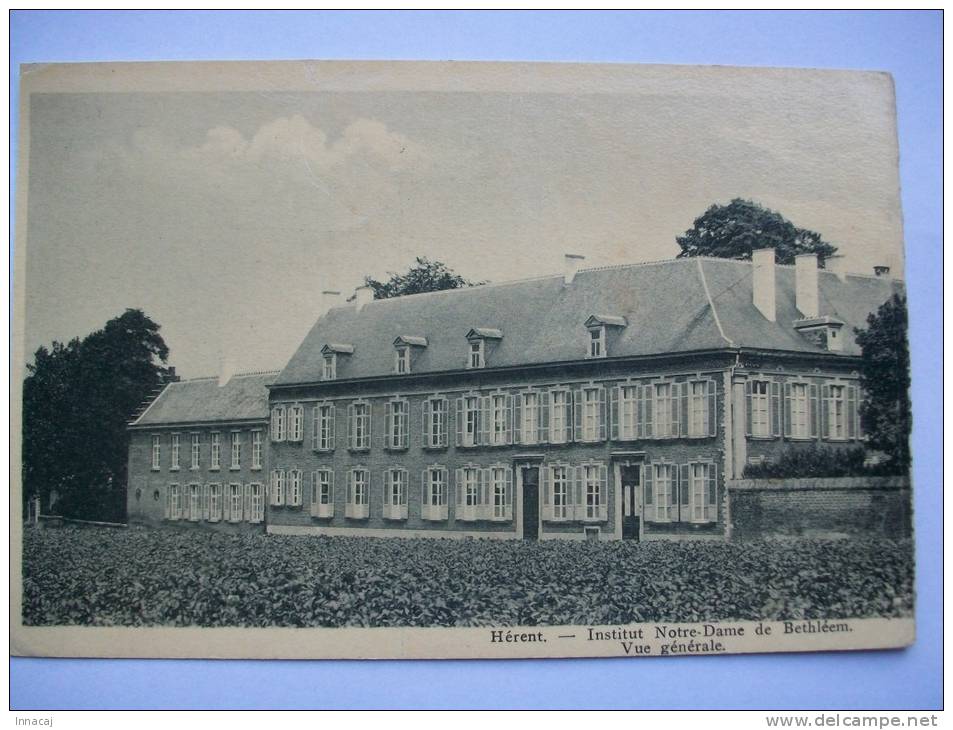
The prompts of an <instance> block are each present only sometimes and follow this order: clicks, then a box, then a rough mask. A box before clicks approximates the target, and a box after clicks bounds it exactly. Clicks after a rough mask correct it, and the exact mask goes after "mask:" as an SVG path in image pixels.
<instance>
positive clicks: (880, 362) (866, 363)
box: [855, 294, 912, 472]
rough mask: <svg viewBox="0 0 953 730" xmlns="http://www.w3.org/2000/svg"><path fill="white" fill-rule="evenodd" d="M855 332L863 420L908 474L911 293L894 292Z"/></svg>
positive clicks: (876, 445) (876, 441)
mask: <svg viewBox="0 0 953 730" xmlns="http://www.w3.org/2000/svg"><path fill="white" fill-rule="evenodd" d="M855 333H856V336H857V344H858V345H860V348H861V357H862V360H863V362H862V364H861V373H860V384H861V386H862V387H863V390H864V400H863V401H862V402H861V404H860V422H861V424H862V426H863V428H864V431H865V432H866V433H867V434H868V436H869V439H870V440H869V444H870V446H871V447H873V448H875V449H878V450H880V451H883V452H884V453H886V454H887V455H888V456H889V457H890V463H891V465H892V466H893V467H894V468H895V469H896V470H897V471H901V472H906V471H907V470H908V469H909V468H910V429H911V425H912V415H911V412H910V351H909V349H908V346H907V299H906V297H904V296H901V295H899V294H894V295H893V297H891V298H890V299H889V300H888V301H886V302H885V303H884V304H882V305H881V306H880V308H879V309H878V310H877V311H876V312H875V313H873V314H870V315H868V317H867V328H866V329H858V330H855Z"/></svg>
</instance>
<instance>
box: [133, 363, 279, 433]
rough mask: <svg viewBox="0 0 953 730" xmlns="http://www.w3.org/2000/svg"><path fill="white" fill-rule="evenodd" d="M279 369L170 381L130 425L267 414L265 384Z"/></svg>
mask: <svg viewBox="0 0 953 730" xmlns="http://www.w3.org/2000/svg"><path fill="white" fill-rule="evenodd" d="M277 374H278V371H277V370H275V371H271V372H264V373H248V374H245V375H234V376H232V378H231V380H229V381H228V382H227V383H226V384H225V385H223V386H222V387H219V385H218V378H193V379H190V380H180V381H177V382H174V383H169V384H168V385H166V387H165V388H164V389H163V390H162V392H161V393H159V395H158V396H157V397H156V399H155V400H154V401H153V402H152V404H151V405H150V406H149V407H148V408H146V410H145V411H143V413H142V415H140V416H139V418H137V419H136V420H135V421H133V422H132V423H131V424H130V425H131V426H159V425H171V424H175V423H214V422H219V421H223V422H224V421H254V420H264V419H266V418H268V386H269V385H270V384H271V383H272V382H274V380H275V376H276V375H277Z"/></svg>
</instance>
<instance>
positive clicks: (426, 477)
mask: <svg viewBox="0 0 953 730" xmlns="http://www.w3.org/2000/svg"><path fill="white" fill-rule="evenodd" d="M429 505H430V469H424V470H423V471H421V472H420V517H421V519H423V517H424V515H425V514H427V510H428V508H429Z"/></svg>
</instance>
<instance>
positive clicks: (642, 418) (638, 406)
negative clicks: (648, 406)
mask: <svg viewBox="0 0 953 730" xmlns="http://www.w3.org/2000/svg"><path fill="white" fill-rule="evenodd" d="M647 387H648V386H646V385H642V384H641V383H640V384H638V385H636V386H635V437H636V438H637V439H644V438H648V437H649V436H651V433H650V432H649V431H647V430H646V428H645V422H646V420H647V416H648V413H647V412H646V410H645V399H646V392H645V391H646V388H647Z"/></svg>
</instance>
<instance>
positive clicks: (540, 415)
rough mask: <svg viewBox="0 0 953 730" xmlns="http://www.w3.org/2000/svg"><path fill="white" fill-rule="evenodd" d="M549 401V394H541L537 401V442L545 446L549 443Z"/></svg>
mask: <svg viewBox="0 0 953 730" xmlns="http://www.w3.org/2000/svg"><path fill="white" fill-rule="evenodd" d="M549 399H550V394H549V393H540V394H539V397H538V398H537V400H536V408H537V411H536V415H537V426H536V430H537V438H536V441H537V442H538V443H541V444H545V443H547V442H548V441H549Z"/></svg>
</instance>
